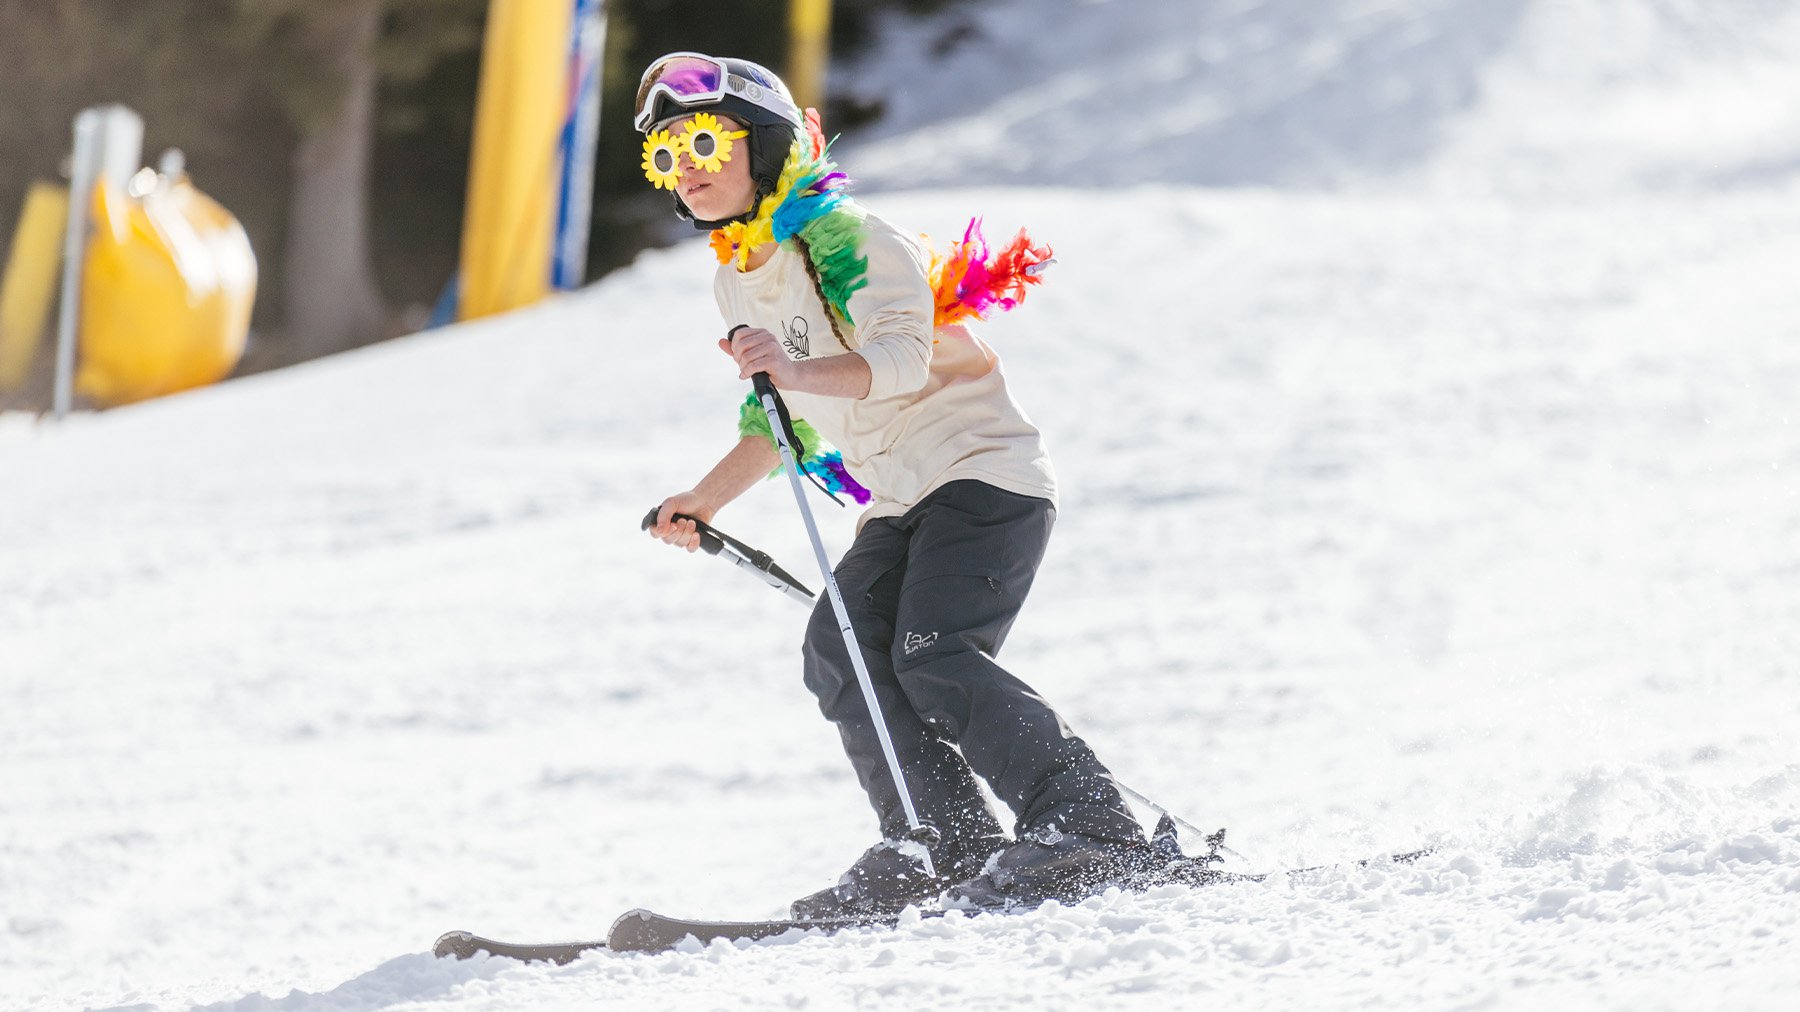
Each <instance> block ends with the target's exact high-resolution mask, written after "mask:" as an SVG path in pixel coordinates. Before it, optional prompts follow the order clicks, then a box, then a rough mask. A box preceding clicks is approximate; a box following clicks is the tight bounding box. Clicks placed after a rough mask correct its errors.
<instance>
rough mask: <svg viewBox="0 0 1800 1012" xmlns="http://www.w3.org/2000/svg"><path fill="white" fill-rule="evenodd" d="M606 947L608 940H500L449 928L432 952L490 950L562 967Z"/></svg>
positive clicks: (469, 954)
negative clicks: (583, 955)
mask: <svg viewBox="0 0 1800 1012" xmlns="http://www.w3.org/2000/svg"><path fill="white" fill-rule="evenodd" d="M604 948H606V942H605V940H604V939H601V940H596V941H590V942H500V941H496V940H494V939H492V938H483V937H481V936H480V935H477V934H473V933H471V932H467V931H447V932H445V933H444V934H443V935H440V936H439V937H438V940H437V944H436V945H433V946H432V947H431V954H432V955H434V956H436V957H438V958H439V959H443V958H445V957H448V956H454V957H455V958H457V959H470V958H473V957H475V956H477V955H480V954H482V953H486V954H487V955H490V956H504V957H506V958H507V959H517V960H520V961H522V962H526V963H555V964H556V965H557V966H562V965H564V964H565V963H572V962H574V961H575V960H577V959H580V958H581V954H582V953H584V952H590V951H592V950H595V949H604Z"/></svg>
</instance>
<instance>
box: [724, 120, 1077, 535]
mask: <svg viewBox="0 0 1800 1012" xmlns="http://www.w3.org/2000/svg"><path fill="white" fill-rule="evenodd" d="M830 148H831V146H830V144H828V143H827V142H826V140H825V134H824V132H823V131H822V130H821V129H820V128H819V113H818V110H816V109H808V110H806V130H805V131H804V132H803V133H802V134H800V135H799V136H797V137H795V138H794V145H793V148H792V149H791V150H790V151H789V152H788V157H787V161H786V162H785V163H784V164H783V165H782V168H781V175H780V176H779V177H777V179H776V183H775V191H774V192H773V193H771V194H769V195H768V196H767V197H764V198H763V199H762V202H761V203H760V204H758V205H757V209H756V214H755V215H754V216H752V217H751V218H750V220H749V221H744V222H732V223H731V224H729V225H726V226H725V227H723V228H719V229H715V230H714V231H713V233H712V249H713V253H714V255H716V256H717V257H718V258H719V263H721V264H728V263H733V262H735V263H736V264H737V269H738V270H740V271H742V270H747V269H748V267H749V263H750V255H751V254H752V253H754V252H755V251H756V250H758V249H760V248H762V247H763V246H766V245H767V244H769V243H771V242H776V243H781V242H786V241H788V240H789V239H793V238H795V237H798V238H799V239H801V240H803V241H804V242H805V244H806V248H807V252H808V253H810V254H811V257H810V259H811V260H812V264H813V268H814V269H815V270H816V271H817V272H818V275H819V288H820V289H821V290H822V291H823V292H824V294H825V298H826V299H827V300H828V301H829V302H830V303H831V308H832V310H833V311H835V312H836V313H837V314H838V316H840V317H842V318H843V319H844V320H845V321H846V322H848V323H850V324H851V325H852V326H854V325H855V320H853V319H852V318H851V316H850V296H851V295H853V294H855V293H856V291H857V290H858V289H860V288H862V287H863V286H864V285H866V284H868V277H867V274H868V269H869V260H868V258H867V257H864V256H861V255H859V254H858V253H857V251H856V247H857V243H858V241H859V240H860V239H861V238H862V233H863V222H864V217H865V212H864V211H863V210H862V208H860V207H858V206H857V204H856V202H855V201H853V200H851V199H850V177H849V176H847V175H845V174H844V173H843V172H841V171H839V169H838V167H837V165H836V163H834V162H833V161H832V160H831V156H830ZM926 243H927V245H928V246H929V244H930V240H929V238H927V239H926ZM1052 255H1053V251H1052V250H1051V248H1050V247H1049V246H1043V245H1038V244H1036V243H1034V242H1033V241H1032V239H1031V237H1030V236H1029V235H1027V234H1026V232H1025V230H1024V229H1020V230H1019V234H1018V235H1016V236H1014V237H1013V238H1012V240H1011V241H1010V242H1008V243H1007V244H1006V245H1005V246H1003V247H1001V248H1000V250H998V251H997V252H996V251H994V250H991V249H990V248H989V247H988V242H987V238H986V237H985V236H983V235H982V233H981V219H980V218H972V219H970V220H969V225H968V227H967V228H965V229H964V230H963V237H962V241H960V242H955V243H951V244H950V248H949V249H948V250H946V251H945V252H943V253H941V254H940V253H936V252H933V253H932V257H931V268H930V273H929V281H930V283H931V291H932V301H933V305H934V311H933V319H932V326H933V329H937V328H942V327H946V326H949V325H952V324H957V323H962V322H964V321H967V320H970V319H975V320H985V319H987V318H988V317H989V316H990V315H992V314H993V313H994V312H995V311H996V310H998V311H1000V312H1005V311H1007V310H1010V309H1013V308H1014V307H1016V306H1018V305H1019V303H1021V302H1023V301H1024V299H1025V294H1026V290H1027V289H1028V288H1030V287H1031V286H1033V285H1037V284H1041V283H1042V282H1043V278H1042V277H1040V276H1039V275H1040V274H1041V272H1042V271H1043V270H1044V268H1046V267H1048V266H1049V265H1050V264H1051V263H1052V262H1053V261H1052V260H1051V256H1052ZM794 432H795V434H796V435H797V436H799V437H800V441H801V443H802V444H803V446H804V449H806V450H807V454H806V458H805V459H804V460H802V461H801V462H800V463H801V466H802V467H804V468H805V469H806V470H807V471H808V472H810V473H811V474H812V475H813V476H814V477H816V478H818V479H819V480H820V482H822V483H823V484H824V485H825V487H826V488H828V489H829V490H830V491H832V492H834V493H843V494H846V495H848V496H850V497H851V498H852V499H854V500H856V502H857V503H859V504H861V503H866V502H868V501H869V499H870V493H869V490H868V489H866V488H864V487H863V486H862V485H861V484H859V483H858V482H857V480H856V479H855V478H853V477H851V476H850V472H849V471H848V470H846V469H845V468H844V458H843V455H842V454H841V453H839V452H837V451H836V450H832V449H830V448H829V447H828V445H827V444H826V442H825V440H823V439H822V438H820V436H819V433H818V431H817V430H815V429H814V428H813V427H812V426H811V425H808V424H807V423H806V422H805V421H804V420H802V419H798V418H796V419H794ZM738 434H739V435H740V436H745V435H759V436H762V437H763V438H766V439H768V440H769V441H770V442H771V443H773V442H774V441H775V434H774V433H773V432H772V431H770V429H769V419H768V416H767V415H766V414H764V413H763V409H762V403H761V402H760V401H758V400H757V398H756V395H755V394H752V395H750V396H749V397H748V398H746V399H745V401H744V403H743V406H742V407H741V408H740V409H739V412H738ZM779 470H780V469H779V468H777V469H776V471H777V472H778V471H779ZM773 473H775V472H771V474H773Z"/></svg>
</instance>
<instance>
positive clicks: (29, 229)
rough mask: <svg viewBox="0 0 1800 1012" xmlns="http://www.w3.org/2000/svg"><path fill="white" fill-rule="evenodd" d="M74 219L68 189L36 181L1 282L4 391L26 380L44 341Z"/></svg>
mask: <svg viewBox="0 0 1800 1012" xmlns="http://www.w3.org/2000/svg"><path fill="white" fill-rule="evenodd" d="M68 220H69V190H68V187H65V186H58V185H56V184H54V183H33V184H32V186H31V189H30V190H29V191H28V192H27V193H26V194H25V208H24V210H23V211H22V212H21V213H20V214H19V227H18V228H17V229H16V230H14V232H13V241H12V252H11V253H10V254H9V255H8V256H7V260H6V274H5V277H4V280H0V392H5V391H8V390H16V389H18V387H19V385H20V384H22V383H24V382H25V377H26V375H27V374H28V373H30V371H31V363H32V360H33V359H35V358H36V357H37V350H38V347H39V345H41V344H42V343H43V335H44V324H45V323H46V322H47V321H48V320H49V318H50V307H51V306H52V305H53V304H54V303H55V302H56V281H57V268H58V267H59V266H61V263H62V244H63V232H64V231H65V229H66V228H67V225H68Z"/></svg>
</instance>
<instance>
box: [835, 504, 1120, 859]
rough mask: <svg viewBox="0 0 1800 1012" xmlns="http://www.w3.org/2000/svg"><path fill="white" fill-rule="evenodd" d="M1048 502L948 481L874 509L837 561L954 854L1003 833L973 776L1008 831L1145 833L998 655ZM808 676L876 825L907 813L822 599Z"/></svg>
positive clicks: (901, 737)
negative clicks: (963, 845) (1009, 819)
mask: <svg viewBox="0 0 1800 1012" xmlns="http://www.w3.org/2000/svg"><path fill="white" fill-rule="evenodd" d="M1055 519H1056V510H1055V507H1053V506H1052V505H1051V504H1050V502H1049V501H1048V500H1045V499H1039V498H1035V497H1032V496H1024V495H1019V494H1016V493H1013V492H1007V491H1004V490H1002V489H999V488H996V487H994V486H992V485H989V484H987V483H985V482H980V481H969V480H964V481H955V482H951V483H949V484H947V485H945V486H944V487H943V488H940V489H938V490H937V491H935V492H933V493H932V494H931V495H929V496H927V497H926V498H925V499H924V500H923V501H921V502H920V503H919V504H918V505H917V506H915V507H913V509H912V510H910V511H909V512H907V513H906V514H905V515H904V516H900V517H885V518H877V519H873V520H869V521H868V522H866V523H865V524H864V525H863V528H862V530H861V531H860V532H859V533H858V534H857V537H856V540H855V542H854V543H853V544H852V545H851V547H850V550H849V551H848V552H847V553H845V555H844V558H843V560H842V561H841V562H839V563H838V566H837V570H836V576H837V582H838V588H839V590H840V592H841V593H842V595H843V598H844V604H845V606H846V608H847V610H848V611H849V614H850V623H851V627H852V629H853V630H854V631H855V633H856V639H857V641H858V642H859V643H860V645H861V647H862V654H863V659H864V661H865V662H866V663H867V665H868V669H869V674H870V676H871V678H872V681H873V682H874V686H875V695H876V699H877V701H878V702H879V704H880V707H881V710H882V713H883V715H884V716H885V717H886V719H887V723H888V728H889V732H890V734H891V736H892V738H893V743H894V749H895V752H896V753H897V754H898V756H899V758H900V763H901V766H902V768H903V769H904V771H905V778H906V784H907V788H908V790H909V791H910V793H911V794H912V797H913V802H914V804H915V805H916V806H917V809H918V813H919V817H920V820H921V821H922V822H927V823H931V824H933V825H935V826H936V827H937V828H938V830H939V831H940V832H941V833H942V834H943V835H944V837H945V838H946V842H947V843H949V844H950V845H951V846H952V848H953V850H954V845H955V843H956V842H957V841H962V840H967V841H970V842H974V841H975V840H977V839H978V838H992V837H996V836H998V835H999V834H1000V825H999V823H998V822H997V821H996V819H995V817H994V814H993V813H992V811H991V810H990V809H989V807H988V805H987V803H986V801H985V800H984V799H983V797H982V795H981V792H980V790H979V789H978V788H977V787H976V784H975V779H974V777H973V776H972V775H971V773H974V774H979V775H980V776H981V777H982V778H983V779H985V780H986V781H987V783H988V786H989V787H990V788H992V789H993V792H994V794H995V796H997V797H998V798H1000V799H1001V800H1002V801H1004V802H1006V804H1007V805H1008V806H1009V807H1010V808H1011V809H1012V811H1013V814H1014V815H1015V817H1016V819H1017V822H1016V825H1015V827H1014V828H1015V831H1017V832H1021V833H1022V832H1025V831H1027V830H1031V829H1040V828H1048V827H1051V826H1054V827H1055V828H1057V829H1059V830H1061V831H1063V832H1071V833H1081V834H1084V835H1088V836H1095V837H1100V838H1102V839H1115V840H1141V839H1142V829H1141V828H1140V827H1139V825H1138V823H1137V821H1136V819H1135V818H1133V817H1132V815H1131V814H1130V811H1129V809H1128V808H1126V806H1125V802H1124V800H1123V799H1122V798H1121V797H1120V795H1119V791H1118V788H1117V787H1116V786H1115V785H1114V784H1113V782H1112V777H1111V775H1110V774H1109V773H1108V772H1107V770H1106V768H1105V767H1104V766H1102V765H1101V764H1100V761H1099V759H1097V758H1096V757H1095V755H1094V753H1093V750H1092V749H1090V748H1089V747H1088V746H1087V744H1086V743H1085V742H1083V741H1082V740H1081V739H1080V738H1078V737H1076V736H1075V734H1074V733H1073V732H1071V731H1070V730H1069V727H1068V725H1067V724H1065V723H1064V722H1063V720H1062V718H1061V717H1059V716H1057V714H1056V711H1055V710H1053V709H1051V708H1050V704H1049V703H1047V702H1045V701H1044V699H1043V697H1041V696H1039V695H1038V694H1037V693H1036V692H1034V691H1033V690H1032V688H1031V687H1030V686H1029V685H1026V684H1025V683H1024V682H1023V681H1020V680H1019V679H1018V678H1017V677H1015V676H1013V675H1012V674H1011V673H1010V672H1008V671H1007V670H1006V669H1004V668H1002V667H1001V666H1000V665H999V664H998V663H997V662H996V661H995V660H994V657H995V655H996V654H998V653H999V651H1000V645H1001V644H1002V643H1003V642H1005V640H1006V634H1007V631H1008V630H1009V629H1011V628H1012V624H1013V620H1014V619H1015V618H1016V617H1017V616H1018V613H1019V607H1020V606H1021V605H1022V604H1024V601H1025V594H1026V592H1027V591H1028V590H1030V588H1031V582H1032V579H1033V577H1035V576H1036V574H1037V568H1038V564H1039V562H1040V561H1042V559H1043V556H1044V548H1045V545H1046V544H1047V543H1048V541H1049V538H1050V528H1051V526H1052V524H1053V523H1054V522H1055ZM804 655H805V662H806V663H805V671H806V685H807V688H809V689H811V690H812V692H813V694H814V695H816V696H817V697H818V699H819V709H820V710H821V711H822V712H823V713H824V714H825V716H826V718H827V719H829V720H831V721H832V722H833V723H834V724H836V725H837V728H838V733H839V735H840V736H841V737H842V738H843V742H844V751H845V752H847V753H848V754H849V756H850V763H851V765H852V766H853V767H855V769H856V776H857V779H858V780H860V781H861V783H862V787H863V790H864V791H866V792H867V793H868V795H869V802H870V804H871V805H873V806H874V808H875V812H876V815H877V816H878V817H879V819H880V822H881V831H882V834H883V835H884V836H886V837H888V838H897V837H899V836H901V835H903V834H904V833H905V832H906V829H907V825H906V813H905V809H904V808H903V806H902V805H901V802H900V796H899V793H898V792H897V791H896V790H895V789H894V784H893V779H892V775H891V774H890V773H889V772H888V767H887V762H886V760H885V758H884V757H883V756H882V752H881V743H880V739H879V738H877V736H876V732H875V727H874V724H873V723H872V722H871V720H870V716H869V709H868V705H867V704H866V703H865V702H864V700H863V694H862V689H861V686H860V685H859V684H858V683H857V679H856V672H855V670H854V669H853V668H852V667H851V665H850V660H849V655H848V654H847V653H846V652H845V649H844V639H843V633H842V632H841V630H840V629H839V626H838V620H837V615H836V613H835V612H834V611H833V609H832V607H831V601H830V600H829V598H827V597H826V596H825V595H821V596H820V599H819V603H818V605H817V606H816V607H815V608H814V609H813V614H812V620H811V622H810V623H809V624H808V625H807V630H806V644H805V647H804Z"/></svg>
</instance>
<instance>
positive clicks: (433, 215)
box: [0, 0, 967, 369]
mask: <svg viewBox="0 0 1800 1012" xmlns="http://www.w3.org/2000/svg"><path fill="white" fill-rule="evenodd" d="M488 2H489V0H130V2H118V0H0V95H3V96H5V97H6V101H5V102H4V103H3V104H0V235H10V233H11V229H12V226H13V223H14V222H15V221H16V215H17V213H18V210H19V207H20V205H21V202H22V200H23V197H24V192H25V189H26V187H27V186H28V185H29V184H30V183H31V181H32V180H34V179H41V178H46V177H53V176H56V175H57V174H58V173H59V172H60V171H61V169H62V166H63V164H64V162H65V161H66V158H67V153H68V148H69V141H70V123H71V121H72V120H73V118H74V116H75V114H76V113H77V112H79V111H80V110H81V109H83V108H86V107H88V106H90V105H95V104H99V103H102V102H123V103H125V104H127V105H130V106H132V107H133V108H135V109H136V110H137V111H138V112H140V113H142V114H143V116H144V118H145V121H146V136H145V158H146V161H153V160H154V158H155V156H156V153H157V152H158V151H160V150H162V149H163V148H165V147H179V148H181V149H182V150H183V151H185V152H186V153H187V156H188V165H189V166H190V168H191V171H192V172H193V174H194V177H195V182H196V183H197V184H198V185H199V186H200V187H201V188H202V189H204V190H206V191H208V192H209V193H211V194H212V195H213V196H215V197H216V198H218V199H219V200H220V202H221V203H223V204H224V205H225V206H226V207H228V208H230V209H231V210H232V211H233V213H235V214H236V215H237V216H238V218H239V219H240V220H241V221H242V222H243V223H244V227H245V229H246V230H247V231H248V232H249V234H250V237H251V242H252V244H253V246H254V247H255V249H256V252H257V257H258V260H259V262H260V264H261V267H262V280H261V284H260V285H259V291H258V300H257V317H256V319H257V331H258V340H257V341H256V342H255V343H253V345H252V354H251V357H250V358H249V360H248V362H247V366H246V368H247V369H256V368H262V367H266V366H271V365H279V364H285V363H287V362H293V361H298V360H300V359H303V358H308V357H311V356H312V355H315V354H319V353H322V352H325V351H330V350H337V349H339V348H342V347H346V346H348V345H349V344H352V343H361V342H363V341H367V340H372V339H375V338H378V337H381V336H384V335H385V334H388V333H395V332H399V331H401V330H405V329H411V328H413V327H416V326H418V325H419V324H420V323H421V322H422V318H423V309H424V307H427V306H429V305H430V304H431V303H432V302H433V301H434V300H435V299H436V298H437V296H438V295H439V293H440V292H441V291H442V289H443V287H444V285H445V284H446V282H447V281H448V280H449V279H450V277H451V276H452V274H453V273H454V271H455V266H456V257H457V243H458V236H459V234H460V229H461V219H462V206H463V200H464V190H465V188H466V185H467V173H468V156H469V141H470V136H471V132H472V126H473V123H472V121H473V115H474V107H475V89H476V83H477V80H478V78H479V73H480V52H479V50H480V38H481V30H482V27H483V25H484V23H485V19H486V13H487V8H488ZM957 2H967V0H836V3H835V9H834V13H833V21H832V28H833V31H832V36H833V53H834V56H835V57H837V58H842V57H845V56H847V55H852V54H854V52H855V51H856V50H857V48H858V47H859V46H860V45H862V44H864V43H865V42H866V40H867V39H868V37H869V34H870V31H871V29H872V24H873V19H874V18H875V17H876V16H877V15H878V14H879V13H881V12H883V11H888V10H896V11H904V12H909V13H925V12H929V11H931V10H935V9H936V8H939V7H942V6H946V5H948V4H950V3H957ZM787 7H788V5H787V0H608V2H607V3H606V5H605V10H606V17H607V42H606V54H605V64H604V79H603V82H602V88H603V96H602V112H601V129H600V145H599V152H598V156H597V164H596V170H595V190H596V193H595V199H594V221H593V227H592V233H591V234H592V236H593V238H592V242H591V252H590V258H589V271H588V274H589V277H594V276H597V275H599V274H601V273H604V272H605V271H606V270H609V269H611V268H613V267H615V266H618V265H619V264H622V263H624V262H626V261H628V260H629V259H630V258H631V257H632V256H633V255H635V253H636V252H637V251H638V250H639V249H642V248H643V247H644V246H646V245H656V244H661V243H664V242H667V241H670V240H671V239H674V238H680V237H682V236H685V235H687V234H690V233H688V232H687V231H686V228H685V226H682V225H680V223H678V222H675V221H674V219H673V218H672V216H671V215H670V214H669V213H668V204H667V197H666V195H658V194H655V193H653V192H650V191H649V188H648V187H646V186H645V185H644V183H643V179H642V177H641V175H640V170H639V168H638V159H639V151H638V146H639V138H638V137H637V136H636V134H635V133H633V131H632V130H631V127H630V121H631V108H630V107H631V100H632V95H633V92H634V90H635V88H636V84H637V78H638V75H639V74H640V73H641V71H642V70H643V67H644V65H645V64H646V63H648V62H649V61H650V60H651V59H653V58H655V57H656V56H658V55H661V54H662V53H665V52H670V51H672V50H678V49H693V50H700V51H703V52H717V53H726V54H730V55H736V56H743V57H745V58H748V59H752V60H756V61H758V62H761V63H764V64H766V65H768V66H770V67H771V68H773V69H775V70H777V71H778V72H779V71H782V70H783V69H785V65H786V49H787ZM826 114H827V129H829V130H836V129H842V128H844V127H847V126H853V125H854V122H853V120H854V118H855V115H856V114H857V111H856V110H855V109H853V108H852V109H838V108H837V107H833V106H828V108H827V110H826ZM659 196H660V197H661V199H659ZM0 241H3V240H0ZM390 301H391V302H392V303H393V304H395V305H398V306H400V307H402V309H403V314H402V317H401V318H400V319H390V318H389V315H388V313H387V304H388V303H389V302H390Z"/></svg>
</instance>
